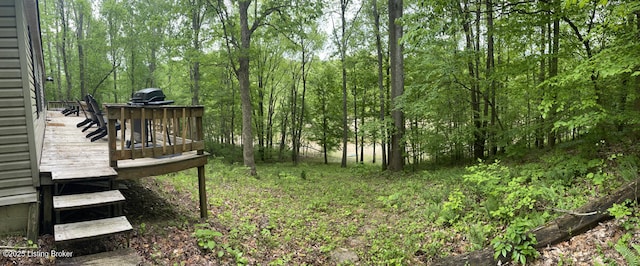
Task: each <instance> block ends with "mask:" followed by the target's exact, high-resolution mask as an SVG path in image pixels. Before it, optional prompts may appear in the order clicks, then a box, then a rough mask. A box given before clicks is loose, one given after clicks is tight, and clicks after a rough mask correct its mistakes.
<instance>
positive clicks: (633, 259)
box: [615, 242, 640, 266]
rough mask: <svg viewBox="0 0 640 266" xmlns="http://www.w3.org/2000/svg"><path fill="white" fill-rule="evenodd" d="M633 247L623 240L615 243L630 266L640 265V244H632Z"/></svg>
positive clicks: (617, 249)
mask: <svg viewBox="0 0 640 266" xmlns="http://www.w3.org/2000/svg"><path fill="white" fill-rule="evenodd" d="M631 246H632V247H633V249H631V248H629V246H627V245H625V244H624V243H622V242H618V243H617V244H616V245H615V249H616V251H618V253H620V255H622V257H623V258H624V260H625V261H626V262H627V265H629V266H640V245H636V244H631Z"/></svg>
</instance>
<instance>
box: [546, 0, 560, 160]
mask: <svg viewBox="0 0 640 266" xmlns="http://www.w3.org/2000/svg"><path fill="white" fill-rule="evenodd" d="M553 6H554V7H553V8H554V12H559V11H560V2H558V0H556V1H553ZM549 33H550V34H551V32H549ZM552 34H553V35H552V36H551V38H550V39H551V40H550V41H551V60H549V78H553V77H555V76H557V75H558V52H559V49H560V19H559V18H558V17H557V16H555V17H554V19H553V33H552ZM549 93H553V95H552V98H553V104H552V105H551V110H549V115H548V117H547V121H548V124H549V126H548V131H547V134H548V135H547V144H549V146H550V147H553V146H555V145H556V132H554V131H553V123H554V122H555V117H556V109H557V104H555V101H556V93H555V92H551V91H550V92H549Z"/></svg>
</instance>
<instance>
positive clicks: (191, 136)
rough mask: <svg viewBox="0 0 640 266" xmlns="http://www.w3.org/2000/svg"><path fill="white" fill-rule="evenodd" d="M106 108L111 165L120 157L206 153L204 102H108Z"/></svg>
mask: <svg viewBox="0 0 640 266" xmlns="http://www.w3.org/2000/svg"><path fill="white" fill-rule="evenodd" d="M105 108H106V117H107V128H108V140H109V161H110V165H111V167H117V166H118V161H119V160H129V159H136V158H157V157H162V156H166V155H176V154H182V153H184V152H191V151H196V152H197V154H198V155H202V154H204V141H203V139H204V138H203V136H204V135H203V127H202V117H203V115H204V107H202V106H175V105H168V106H131V105H121V104H120V105H117V104H107V105H105ZM117 124H120V130H119V131H118V130H116V125H117ZM134 129H135V130H134Z"/></svg>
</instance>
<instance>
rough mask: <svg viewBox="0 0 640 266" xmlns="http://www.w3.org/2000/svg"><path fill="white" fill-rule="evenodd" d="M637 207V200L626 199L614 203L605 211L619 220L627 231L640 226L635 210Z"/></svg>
mask: <svg viewBox="0 0 640 266" xmlns="http://www.w3.org/2000/svg"><path fill="white" fill-rule="evenodd" d="M638 208H639V206H638V203H637V202H635V201H631V200H629V199H627V200H625V201H624V202H622V203H621V204H618V203H614V204H613V206H611V208H609V209H607V211H609V214H610V215H611V216H613V217H614V218H615V219H616V220H620V221H621V225H622V227H623V228H624V229H625V230H627V231H629V230H632V229H638V228H640V213H639V212H638V211H637V210H638Z"/></svg>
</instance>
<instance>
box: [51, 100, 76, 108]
mask: <svg viewBox="0 0 640 266" xmlns="http://www.w3.org/2000/svg"><path fill="white" fill-rule="evenodd" d="M69 105H73V106H77V105H78V102H75V101H66V102H65V101H48V102H47V110H62V109H65V108H67V107H68V106H69Z"/></svg>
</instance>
